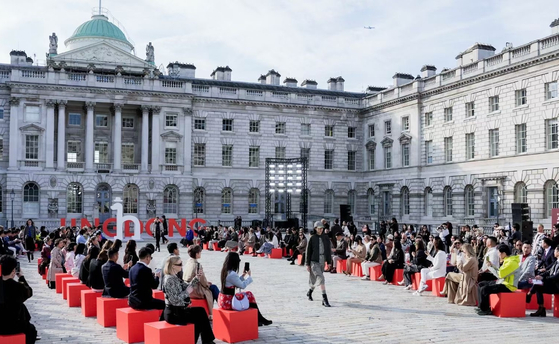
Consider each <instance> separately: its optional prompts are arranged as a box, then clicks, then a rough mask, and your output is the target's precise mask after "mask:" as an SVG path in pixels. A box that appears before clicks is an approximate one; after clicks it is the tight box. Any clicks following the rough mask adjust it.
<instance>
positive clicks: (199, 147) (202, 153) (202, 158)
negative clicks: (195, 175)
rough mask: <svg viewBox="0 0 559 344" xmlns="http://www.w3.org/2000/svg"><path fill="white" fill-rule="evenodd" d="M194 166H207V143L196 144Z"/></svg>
mask: <svg viewBox="0 0 559 344" xmlns="http://www.w3.org/2000/svg"><path fill="white" fill-rule="evenodd" d="M192 162H193V164H194V166H205V165H206V144H205V143H195V144H194V156H193V158H192Z"/></svg>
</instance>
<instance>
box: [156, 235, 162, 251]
mask: <svg viewBox="0 0 559 344" xmlns="http://www.w3.org/2000/svg"><path fill="white" fill-rule="evenodd" d="M160 241H161V236H160V235H157V234H155V249H156V250H157V251H160V250H161V248H160V246H159V242H160Z"/></svg>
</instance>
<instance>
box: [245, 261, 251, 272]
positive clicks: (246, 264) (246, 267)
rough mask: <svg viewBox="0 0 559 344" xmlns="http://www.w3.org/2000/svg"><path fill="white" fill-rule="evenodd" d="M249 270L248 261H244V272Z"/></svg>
mask: <svg viewBox="0 0 559 344" xmlns="http://www.w3.org/2000/svg"><path fill="white" fill-rule="evenodd" d="M247 271H250V263H249V262H246V263H245V272H247Z"/></svg>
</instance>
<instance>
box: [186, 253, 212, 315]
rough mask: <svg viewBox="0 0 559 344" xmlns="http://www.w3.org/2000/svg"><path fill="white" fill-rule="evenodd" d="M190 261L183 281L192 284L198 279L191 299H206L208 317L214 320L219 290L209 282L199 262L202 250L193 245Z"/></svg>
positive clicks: (191, 293)
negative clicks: (195, 278) (214, 308)
mask: <svg viewBox="0 0 559 344" xmlns="http://www.w3.org/2000/svg"><path fill="white" fill-rule="evenodd" d="M188 255H189V256H190V259H189V260H188V262H187V263H186V267H185V268H184V273H183V279H184V281H185V282H186V283H188V284H192V283H191V282H192V280H193V279H194V277H197V279H198V281H199V282H198V283H194V285H193V289H192V291H191V292H190V298H191V299H205V300H206V302H207V304H208V310H209V314H208V317H209V318H210V320H211V319H212V314H213V305H214V301H215V300H217V298H218V296H219V288H218V287H217V286H216V285H214V284H212V283H210V282H208V280H207V279H206V275H205V274H204V269H202V265H201V264H200V263H199V262H198V260H199V259H200V257H201V256H202V248H201V247H200V246H198V245H192V246H190V247H189V248H188Z"/></svg>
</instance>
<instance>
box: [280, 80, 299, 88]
mask: <svg viewBox="0 0 559 344" xmlns="http://www.w3.org/2000/svg"><path fill="white" fill-rule="evenodd" d="M297 82H298V81H297V79H295V78H285V80H283V85H284V86H286V87H297Z"/></svg>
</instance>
